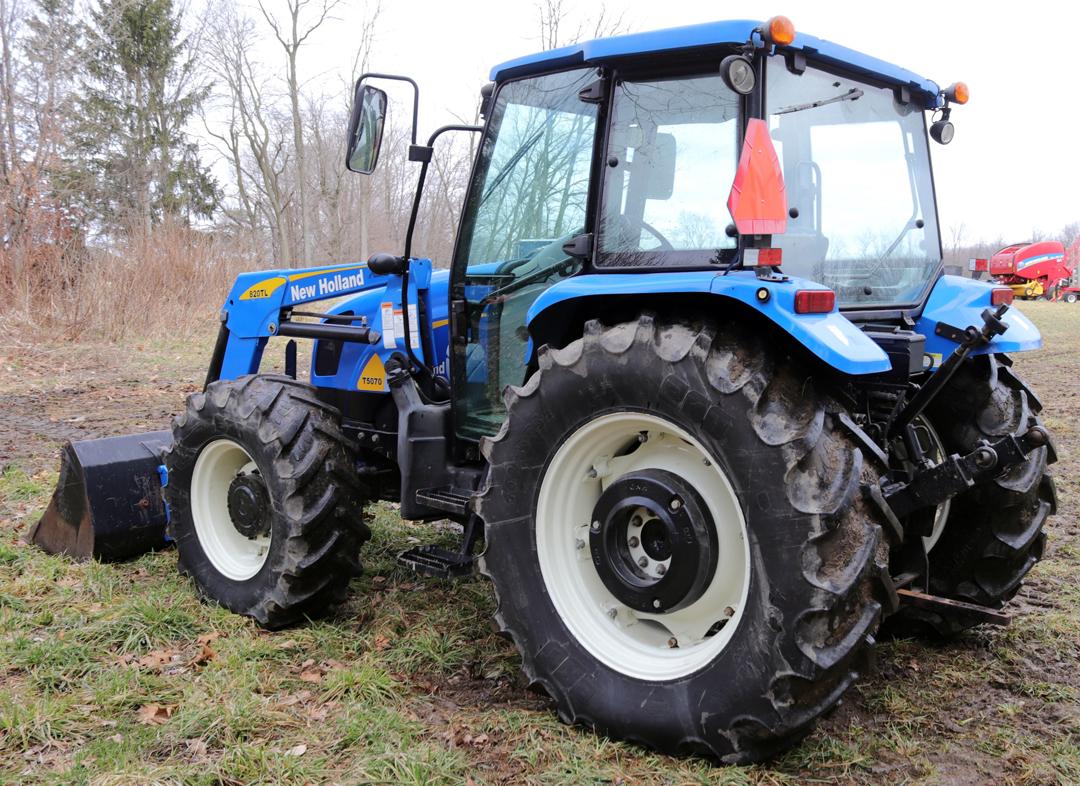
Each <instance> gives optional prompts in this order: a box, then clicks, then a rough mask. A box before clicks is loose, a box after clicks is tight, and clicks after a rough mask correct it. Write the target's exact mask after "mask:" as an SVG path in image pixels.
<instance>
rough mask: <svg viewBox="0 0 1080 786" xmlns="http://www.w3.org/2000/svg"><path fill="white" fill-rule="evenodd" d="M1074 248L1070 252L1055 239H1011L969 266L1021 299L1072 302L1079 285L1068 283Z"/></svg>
mask: <svg viewBox="0 0 1080 786" xmlns="http://www.w3.org/2000/svg"><path fill="white" fill-rule="evenodd" d="M1075 250H1076V249H1073V251H1074V253H1072V254H1071V255H1070V254H1068V253H1066V251H1065V246H1064V245H1063V244H1062V243H1060V242H1058V241H1057V240H1043V241H1039V242H1037V243H1014V244H1013V245H1011V246H1006V247H1005V248H1003V249H1001V250H1000V251H998V252H997V253H996V254H994V255H993V256H992V257H990V259H971V260H969V262H968V268H969V269H970V270H971V271H972V272H973V273H989V274H990V277H991V278H992V279H993V280H994V281H995V282H997V283H999V284H1004V285H1005V286H1007V287H1009V289H1011V290H1012V291H1013V294H1014V295H1015V296H1016V297H1018V298H1022V299H1024V300H1035V299H1039V298H1042V299H1045V300H1059V299H1065V300H1067V301H1068V302H1070V303H1075V302H1076V300H1077V299H1078V297H1080V288H1078V287H1072V286H1068V285H1069V284H1070V283H1071V280H1072V275H1073V269H1074V267H1075V266H1076V256H1077V255H1076V253H1075Z"/></svg>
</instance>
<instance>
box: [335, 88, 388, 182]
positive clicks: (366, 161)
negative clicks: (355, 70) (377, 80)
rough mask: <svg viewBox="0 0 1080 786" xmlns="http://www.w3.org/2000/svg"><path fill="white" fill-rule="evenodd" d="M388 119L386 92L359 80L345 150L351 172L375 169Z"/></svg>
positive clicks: (346, 160)
mask: <svg viewBox="0 0 1080 786" xmlns="http://www.w3.org/2000/svg"><path fill="white" fill-rule="evenodd" d="M385 121H386V93H384V92H383V91H382V90H380V89H379V88H377V87H372V86H371V85H364V84H360V83H357V85H356V94H355V95H354V96H353V108H352V116H351V117H350V119H349V144H348V149H347V151H346V153H345V166H346V168H348V169H349V171H350V172H359V173H360V174H361V175H370V174H371V173H372V172H374V171H375V164H376V163H377V162H378V160H379V147H381V146H382V136H383V123H384V122H385Z"/></svg>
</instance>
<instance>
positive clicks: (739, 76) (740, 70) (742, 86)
mask: <svg viewBox="0 0 1080 786" xmlns="http://www.w3.org/2000/svg"><path fill="white" fill-rule="evenodd" d="M720 75H721V76H723V77H724V82H726V83H727V86H728V87H730V88H731V89H732V90H734V91H735V92H736V93H738V94H739V95H746V94H747V93H749V92H751V91H752V90H753V89H754V85H756V84H757V76H755V75H754V67H753V65H751V64H750V61H749V60H747V59H746V58H745V57H743V56H742V55H729V56H727V57H725V58H724V59H723V60H722V61H721V62H720Z"/></svg>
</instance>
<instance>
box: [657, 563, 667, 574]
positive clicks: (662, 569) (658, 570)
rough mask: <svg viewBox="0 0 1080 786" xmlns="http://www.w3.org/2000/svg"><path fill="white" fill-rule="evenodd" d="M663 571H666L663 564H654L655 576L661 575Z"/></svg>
mask: <svg viewBox="0 0 1080 786" xmlns="http://www.w3.org/2000/svg"><path fill="white" fill-rule="evenodd" d="M665 573H667V568H665V567H664V566H663V565H657V566H656V575H657V576H663V575H664V574H665Z"/></svg>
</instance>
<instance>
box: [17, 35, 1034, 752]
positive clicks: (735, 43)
mask: <svg viewBox="0 0 1080 786" xmlns="http://www.w3.org/2000/svg"><path fill="white" fill-rule="evenodd" d="M392 80H397V81H396V82H392ZM491 80H492V81H491V84H489V85H487V86H486V87H484V88H483V90H482V91H481V100H482V105H481V115H482V117H483V118H484V124H483V126H482V127H469V126H450V127H446V128H440V129H438V130H436V131H435V132H434V133H432V134H431V136H430V138H429V139H428V140H427V144H421V143H418V142H417V141H416V127H417V124H416V106H417V104H418V100H416V98H417V95H418V91H417V88H416V84H415V82H413V81H412V80H411V79H408V78H407V77H401V76H396V75H387V74H366V75H364V76H363V77H362V78H361V79H360V80H359V81H358V83H357V86H356V92H355V96H354V104H353V115H352V122H351V127H350V129H349V138H348V151H347V162H346V163H347V166H348V168H349V169H351V170H353V171H355V172H359V173H370V172H372V171H373V170H374V169H375V167H376V166H377V160H378V154H379V148H380V143H381V141H382V132H383V124H384V122H385V117H386V113H387V106H388V99H387V94H386V93H385V92H384V91H383V90H382V89H380V88H378V87H376V86H375V83H381V84H383V85H384V86H388V85H390V84H391V83H392V84H396V85H398V88H397V89H401V90H409V91H410V92H409V95H410V96H411V97H412V98H413V99H414V102H413V118H412V128H413V141H412V144H411V145H410V147H409V158H410V159H411V160H412V161H414V162H417V163H418V186H417V191H416V199H415V202H414V203H413V207H412V215H411V218H410V222H409V228H408V231H407V233H406V236H405V238H404V244H403V248H402V249H401V250H400V251H397V252H395V253H380V254H376V255H374V256H372V257H371V258H370V259H369V260H367V261H366V262H358V263H353V264H341V265H334V266H324V267H315V268H310V269H302V270H300V269H287V270H286V269H272V270H265V271H262V272H253V273H246V274H243V275H241V276H240V277H239V278H238V279H237V281H236V283H235V284H234V286H233V287H232V290H231V291H230V292H229V293H228V296H227V297H226V298H225V300H224V303H223V305H222V307H221V312H220V319H221V326H220V332H219V335H218V339H217V343H216V345H215V346H214V348H213V352H212V356H211V360H210V364H209V371H208V374H207V377H206V384H205V388H204V390H203V391H202V392H199V393H196V394H194V395H192V396H190V397H189V398H188V401H187V405H186V407H185V408H184V410H183V412H182V413H181V414H180V415H178V416H177V417H176V418H175V420H174V421H173V423H172V429H171V431H166V432H156V433H152V434H142V435H131V436H124V437H114V438H111V439H105V440H95V441H90V442H81V443H75V444H72V445H68V446H67V447H66V448H65V451H64V454H63V458H62V465H61V469H62V472H61V481H60V485H59V487H58V489H57V491H56V495H55V497H54V499H53V502H52V504H51V506H50V508H49V510H48V511H47V512H46V514H45V516H44V517H43V519H42V521H41V523H40V524H39V526H38V528H37V531H36V533H35V534H34V538H35V540H36V541H37V542H38V543H39V544H41V545H43V546H44V547H46V548H48V549H50V550H53V551H63V552H66V553H69V554H73V555H76V556H84V557H85V556H96V557H99V558H102V559H119V558H123V557H126V556H131V555H132V554H135V553H139V552H141V551H145V550H147V549H149V548H154V547H161V546H163V545H165V541H166V540H169V541H172V542H174V543H175V546H176V549H177V552H178V555H179V564H180V569H181V570H182V571H183V572H184V573H186V574H187V575H189V576H190V577H191V579H192V580H193V583H194V585H195V587H196V588H197V589H198V591H199V592H200V593H201V594H202V595H203V596H205V597H206V598H208V599H211V600H213V601H216V602H218V603H220V604H223V605H224V606H226V607H228V608H229V609H232V610H234V611H235V612H237V613H239V614H244V615H248V616H250V617H253V618H254V619H255V620H257V621H258V623H259V624H261V625H264V626H266V627H268V628H280V627H282V626H286V625H290V624H293V623H297V622H300V621H302V620H304V619H305V618H307V617H311V616H314V615H317V614H320V613H322V612H323V611H325V610H326V609H327V608H328V607H330V606H332V605H333V604H335V603H337V602H339V601H341V600H342V598H343V597H344V596H345V595H346V593H347V591H348V589H349V585H350V582H351V581H352V579H353V578H354V577H355V576H356V575H357V574H358V572H359V571H360V559H361V558H362V556H363V546H364V543H365V541H367V540H368V539H369V534H370V533H369V530H368V527H367V526H366V525H365V523H364V508H365V506H366V505H369V504H370V503H373V502H375V501H377V500H391V501H395V502H399V503H400V511H401V516H402V517H403V518H404V519H410V520H428V521H431V520H440V519H449V520H451V521H454V522H457V523H459V524H460V526H461V531H462V534H461V542H460V548H458V549H457V550H456V551H455V550H448V549H444V548H437V547H434V546H421V547H418V548H415V549H413V550H411V551H409V552H406V553H404V554H402V555H401V558H400V559H401V562H402V563H403V564H404V565H407V566H409V567H410V568H412V569H414V570H416V571H418V572H420V573H423V574H428V575H435V576H443V577H453V576H457V575H461V574H466V573H469V572H471V571H472V570H473V569H474V565H475V567H476V568H477V569H478V570H479V571H481V572H482V573H483V574H485V575H487V576H488V577H489V578H490V580H491V582H492V584H493V585H494V591H495V594H496V596H497V600H498V611H497V613H496V620H497V624H498V626H499V628H500V629H501V630H502V631H504V632H505V633H506V634H507V635H508V636H509V637H510V638H512V639H513V641H514V643H515V644H516V645H517V648H518V649H519V651H520V653H521V659H522V668H523V669H524V672H525V674H526V676H527V678H528V680H529V681H530V682H531V683H533V684H535V685H538V686H542V688H543V689H545V690H546V691H547V692H548V693H549V694H550V695H551V696H552V698H553V700H554V702H555V703H556V705H557V707H558V712H559V715H560V717H561V718H562V719H563V720H565V721H567V722H574V723H580V724H583V725H585V726H588V727H591V728H593V729H596V730H598V731H600V732H603V733H606V734H610V735H613V736H616V737H620V738H624V739H628V740H633V741H637V742H639V743H642V744H645V745H648V746H652V747H654V748H656V749H659V750H661V751H665V752H670V753H686V752H691V753H692V752H700V753H705V754H708V755H711V756H715V757H718V758H720V759H722V760H724V761H732V762H740V761H751V760H757V759H761V758H764V757H767V756H769V755H771V754H773V753H775V752H777V751H779V750H782V749H784V748H785V747H787V746H790V745H792V744H794V743H795V742H797V741H798V740H799V739H801V738H802V737H804V736H805V735H806V734H807V733H808V731H809V730H810V728H811V727H812V725H813V723H814V721H815V720H816V719H817V718H818V717H820V716H821V715H822V713H824V712H826V711H827V710H829V709H830V708H831V707H833V706H834V705H835V704H836V703H837V702H838V701H839V699H840V697H841V696H842V695H843V694H844V692H845V691H846V690H847V689H848V688H849V687H850V686H851V685H852V683H853V682H854V681H855V680H856V679H857V678H858V676H859V675H860V673H862V672H863V670H864V669H865V667H866V666H865V664H866V663H867V656H868V654H869V653H870V650H871V648H872V647H873V645H874V641H875V636H876V635H877V634H878V631H879V626H881V625H882V623H883V621H886V620H887V624H890V625H893V626H895V627H896V629H898V630H902V631H911V630H915V629H920V630H926V631H932V632H937V633H941V634H949V633H955V632H957V631H960V630H963V629H966V628H969V627H971V626H972V625H975V624H979V623H986V622H989V623H998V624H1003V623H1004V622H1006V621H1007V619H1008V617H1007V614H1006V612H1004V611H1002V607H1003V605H1004V604H1005V603H1006V601H1008V600H1009V599H1010V598H1011V597H1012V596H1013V595H1014V594H1015V593H1016V592H1017V590H1018V588H1019V586H1020V583H1021V581H1022V580H1023V578H1024V576H1025V574H1026V573H1027V572H1028V571H1029V569H1030V568H1031V567H1032V565H1033V564H1034V563H1035V562H1036V561H1037V560H1039V559H1040V557H1041V556H1042V554H1043V544H1044V540H1045V536H1044V534H1043V525H1044V522H1045V521H1046V519H1047V516H1048V515H1049V514H1050V513H1052V512H1053V511H1054V508H1055V496H1054V484H1053V481H1052V479H1051V477H1050V475H1048V474H1047V465H1048V464H1050V463H1051V462H1053V461H1054V449H1053V446H1052V443H1051V440H1050V437H1049V435H1048V433H1047V431H1046V430H1045V429H1044V428H1043V426H1042V425H1040V423H1039V419H1038V413H1039V410H1040V403H1039V400H1038V398H1037V397H1036V396H1035V395H1034V394H1033V393H1032V392H1031V390H1030V389H1029V388H1028V387H1027V386H1026V385H1025V383H1024V382H1023V381H1022V380H1021V379H1020V378H1019V377H1018V376H1017V374H1016V373H1014V371H1013V368H1012V365H1013V364H1012V361H1011V360H1010V359H1009V356H1010V354H1012V353H1016V352H1022V351H1025V350H1031V349H1036V348H1038V347H1039V346H1040V345H1041V338H1040V335H1039V332H1038V330H1037V329H1036V328H1035V326H1034V325H1033V324H1032V323H1031V322H1030V321H1029V320H1028V319H1027V318H1025V317H1024V316H1023V315H1022V314H1020V313H1018V312H1016V311H1015V310H1012V311H1010V310H1009V304H1010V302H1011V300H1012V297H1013V292H1012V291H1011V290H1010V289H1009V288H1007V287H1000V286H994V285H993V284H990V283H984V282H979V281H973V280H970V279H963V278H959V277H954V276H947V275H943V274H942V252H941V239H940V233H939V228H938V216H937V211H936V206H935V201H934V181H933V173H932V169H931V157H930V147H931V145H930V142H931V140H934V141H935V142H937V143H946V142H948V141H949V140H951V139H952V137H953V133H954V130H953V126H952V123H951V121H950V114H951V113H952V111H953V109H954V108H955V107H956V105H958V104H963V103H965V102H966V101H967V98H968V89H967V87H966V86H965V85H964V84H962V83H956V84H953V85H952V86H950V87H948V88H945V89H942V88H940V87H939V86H938V85H937V84H935V83H934V82H932V81H929V80H927V79H924V78H922V77H920V76H917V75H916V74H914V73H911V72H910V71H906V70H904V69H902V68H898V67H896V66H893V65H890V64H888V63H885V62H882V61H881V60H877V59H874V58H872V57H868V56H866V55H864V54H860V53H858V52H856V51H853V50H851V49H847V48H844V47H842V46H838V45H837V44H834V43H830V42H829V41H826V40H822V39H818V38H813V37H811V36H809V35H803V34H799V35H798V36H796V34H795V30H794V27H793V26H792V24H791V22H790V21H789V20H787V19H786V18H784V17H774V18H773V19H770V20H768V21H767V22H764V23H762V22H752V21H725V22H715V23H709V24H701V25H696V26H692V27H684V28H678V29H672V30H665V31H660V32H651V33H643V34H635V35H626V36H620V37H615V38H608V39H604V40H597V41H590V42H588V43H583V44H576V45H573V46H570V47H566V48H563V49H556V50H553V51H548V52H544V53H542V54H537V55H532V56H529V57H523V58H520V59H518V60H513V61H510V62H507V63H504V64H502V65H499V66H496V67H495V68H494V69H493V71H492V74H491ZM402 82H404V83H405V84H401V83H402ZM451 131H453V132H458V133H476V134H479V135H480V143H479V146H478V153H477V155H476V159H475V162H474V165H473V169H472V174H471V178H470V181H469V187H468V193H467V197H466V199H465V203H464V209H463V214H462V217H461V223H460V227H459V229H458V234H457V240H456V250H455V252H454V255H453V258H452V259H449V260H439V261H440V262H442V263H446V264H448V269H444V268H442V267H440V268H438V269H437V268H436V267H435V266H434V265H433V263H432V261H430V260H428V259H426V258H423V257H422V256H419V255H414V253H413V246H412V238H413V228H414V226H415V223H416V218H417V213H418V210H419V206H420V196H421V192H422V190H423V187H424V178H425V174H426V172H427V169H428V166H429V163H430V161H431V159H432V156H433V155H434V154H435V153H434V152H433V147H434V145H435V141H436V139H437V138H438V137H439V136H441V135H442V134H444V133H447V132H451ZM328 300H332V301H333V304H332V305H327V306H324V307H323V308H322V309H321V310H320V308H319V306H318V305H317V304H318V303H319V302H321V301H328ZM298 340H308V341H312V342H314V343H313V347H312V361H311V367H310V370H309V371H308V372H307V373H306V374H305V375H304V378H299V377H298V376H297V369H296V365H297V363H296V356H297V355H296V343H295V342H296V341H298ZM275 346H276V347H277V349H275V350H274V351H275V352H281V351H282V350H284V353H285V362H284V368H285V369H286V373H285V374H267V373H261V372H260V366H261V362H262V360H263V358H264V356H265V355H266V353H267V352H268V351H270V349H271V348H272V347H275ZM162 488H164V493H163V494H162Z"/></svg>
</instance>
